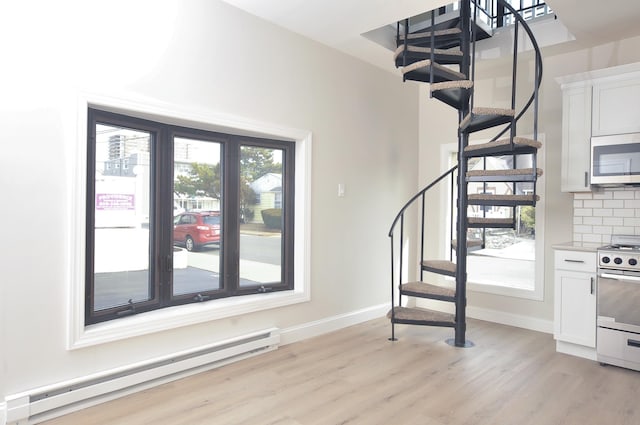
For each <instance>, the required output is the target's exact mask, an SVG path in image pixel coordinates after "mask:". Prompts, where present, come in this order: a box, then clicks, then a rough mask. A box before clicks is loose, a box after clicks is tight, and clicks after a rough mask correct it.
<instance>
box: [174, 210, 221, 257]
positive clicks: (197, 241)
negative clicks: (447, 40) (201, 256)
mask: <svg viewBox="0 0 640 425" xmlns="http://www.w3.org/2000/svg"><path fill="white" fill-rule="evenodd" d="M173 243H174V244H175V245H184V247H185V248H187V251H196V250H198V249H200V248H202V247H203V246H205V245H219V244H220V211H203V212H185V213H182V214H178V215H176V216H175V217H174V219H173Z"/></svg>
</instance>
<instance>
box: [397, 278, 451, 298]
mask: <svg viewBox="0 0 640 425" xmlns="http://www.w3.org/2000/svg"><path fill="white" fill-rule="evenodd" d="M400 292H401V293H402V294H403V295H410V296H415V297H421V298H431V299H434V300H441V301H451V302H453V301H455V296H456V291H455V290H454V289H451V288H447V287H445V286H439V285H433V284H431V283H426V282H407V283H403V284H402V285H400Z"/></svg>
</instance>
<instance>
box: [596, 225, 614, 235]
mask: <svg viewBox="0 0 640 425" xmlns="http://www.w3.org/2000/svg"><path fill="white" fill-rule="evenodd" d="M612 232H613V226H593V233H595V234H598V235H610V234H611V233H612Z"/></svg>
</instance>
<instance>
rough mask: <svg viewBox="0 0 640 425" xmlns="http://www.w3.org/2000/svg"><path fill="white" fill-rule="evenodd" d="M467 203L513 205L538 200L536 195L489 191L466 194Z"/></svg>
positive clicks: (528, 203) (531, 202)
mask: <svg viewBox="0 0 640 425" xmlns="http://www.w3.org/2000/svg"><path fill="white" fill-rule="evenodd" d="M467 199H468V204H469V205H495V206H515V205H534V204H535V203H536V202H538V201H539V200H540V196H538V195H494V194H490V193H477V194H476V193H474V194H471V195H468V197H467Z"/></svg>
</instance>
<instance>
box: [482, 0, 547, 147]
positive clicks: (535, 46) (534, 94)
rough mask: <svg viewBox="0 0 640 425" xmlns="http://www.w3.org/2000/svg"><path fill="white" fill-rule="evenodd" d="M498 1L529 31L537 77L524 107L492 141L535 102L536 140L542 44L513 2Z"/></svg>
mask: <svg viewBox="0 0 640 425" xmlns="http://www.w3.org/2000/svg"><path fill="white" fill-rule="evenodd" d="M473 3H474V4H476V2H475V1H473ZM497 3H498V4H500V5H503V6H504V7H505V8H506V9H507V10H509V12H511V14H512V15H513V17H514V19H515V20H516V21H517V23H518V24H519V25H521V26H522V28H523V29H524V31H525V32H526V33H527V36H528V38H529V41H530V42H531V45H532V46H533V50H534V52H535V74H536V75H535V77H534V87H533V91H532V93H531V95H530V96H529V99H528V100H527V102H526V103H525V104H524V106H523V107H522V109H521V110H520V111H519V112H518V113H517V114H516V115H515V117H514V119H513V120H512V122H511V123H509V124H508V125H507V126H506V127H505V128H504V129H503V130H502V131H500V132H499V133H498V134H497V135H496V136H494V137H493V138H492V139H491V142H494V141H496V140H498V139H499V138H500V137H501V136H503V135H504V134H505V133H506V132H507V131H509V130H510V129H511V128H512V127H513V126H515V123H516V122H518V120H520V118H522V116H523V115H524V114H525V113H526V112H527V111H528V110H529V108H530V107H531V104H532V103H534V102H535V103H534V119H533V125H534V128H533V139H534V140H536V139H537V138H538V119H537V117H538V93H539V90H540V86H541V84H542V52H541V51H540V46H539V45H538V42H537V40H536V38H535V37H534V35H533V31H532V30H531V27H530V26H529V24H527V21H526V20H525V19H524V18H523V17H522V16H521V15H520V14H519V13H518V11H517V10H516V9H515V8H514V7H513V6H511V4H509V3H508V2H507V1H506V0H497ZM517 43H518V40H517V31H516V34H515V37H514V44H515V46H514V51H515V54H514V58H513V68H514V70H513V73H514V83H515V72H516V71H515V69H516V67H517V60H518V54H517ZM511 90H512V91H513V92H514V93H515V85H513V86H512V88H511Z"/></svg>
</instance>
